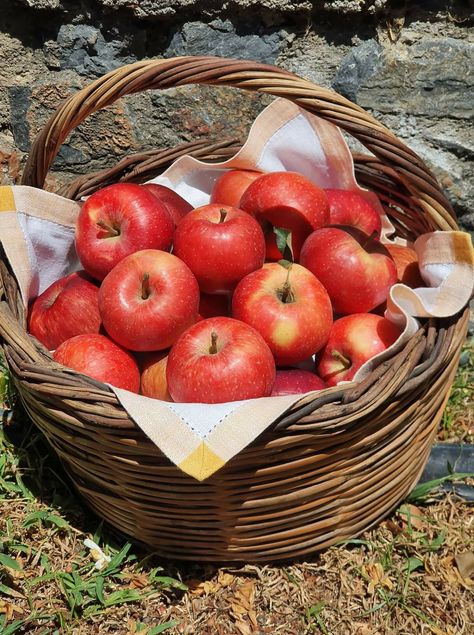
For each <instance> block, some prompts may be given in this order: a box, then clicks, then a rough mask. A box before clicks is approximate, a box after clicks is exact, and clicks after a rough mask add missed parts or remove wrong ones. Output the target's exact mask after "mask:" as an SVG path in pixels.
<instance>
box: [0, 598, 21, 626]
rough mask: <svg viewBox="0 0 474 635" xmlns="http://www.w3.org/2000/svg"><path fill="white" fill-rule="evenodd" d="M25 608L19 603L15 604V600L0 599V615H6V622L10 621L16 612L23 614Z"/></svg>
mask: <svg viewBox="0 0 474 635" xmlns="http://www.w3.org/2000/svg"><path fill="white" fill-rule="evenodd" d="M24 612H25V609H23V608H22V607H21V606H19V605H18V604H13V602H8V601H5V600H0V615H2V614H3V615H5V624H6V623H7V622H9V621H10V620H11V619H12V617H13V615H14V613H18V614H19V615H23V614H24Z"/></svg>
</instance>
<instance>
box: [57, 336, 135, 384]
mask: <svg viewBox="0 0 474 635" xmlns="http://www.w3.org/2000/svg"><path fill="white" fill-rule="evenodd" d="M53 357H54V359H55V360H56V361H57V362H58V363H59V364H62V365H63V366H67V367H68V368H73V369H74V370H77V371H78V372H80V373H84V375H89V377H93V378H94V379H97V380H98V381H103V382H105V383H107V384H112V386H116V387H117V388H123V389H124V390H130V391H131V392H138V389H139V386H140V372H139V370H138V366H137V363H136V361H135V360H134V358H133V357H132V355H131V354H130V353H129V352H128V351H125V350H124V349H123V348H122V347H120V346H118V345H117V344H115V343H114V342H112V341H111V340H109V338H108V337H105V335H98V334H94V335H76V336H75V337H72V338H71V339H70V340H66V341H65V342H63V343H62V344H61V345H60V346H58V348H57V349H56V351H55V352H54V355H53Z"/></svg>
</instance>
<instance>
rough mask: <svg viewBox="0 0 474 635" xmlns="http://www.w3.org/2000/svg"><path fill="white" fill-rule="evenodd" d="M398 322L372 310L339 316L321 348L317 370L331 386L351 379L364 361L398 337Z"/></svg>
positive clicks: (399, 332)
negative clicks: (373, 312)
mask: <svg viewBox="0 0 474 635" xmlns="http://www.w3.org/2000/svg"><path fill="white" fill-rule="evenodd" d="M400 334H401V331H400V329H399V328H398V326H396V325H395V324H393V322H390V321H389V320H387V319H386V318H383V317H381V316H379V315H373V314H372V313H355V314H354V315H346V316H345V317H342V318H340V319H339V320H336V321H335V322H334V324H333V327H332V329H331V334H330V336H329V340H328V342H327V344H326V346H325V347H324V349H323V350H322V351H321V353H320V355H319V356H318V357H319V362H318V365H317V370H318V374H319V375H320V376H321V377H322V378H323V379H324V381H325V382H326V384H327V385H328V386H335V385H336V384H337V383H338V382H340V381H343V380H344V381H350V380H351V379H352V378H353V377H354V375H355V374H356V372H357V371H358V370H359V368H360V367H361V366H362V364H365V362H366V361H368V360H369V359H371V358H372V357H374V356H375V355H378V354H379V353H381V352H382V351H384V350H385V349H387V348H388V347H389V346H391V345H392V344H393V343H394V342H396V340H397V339H398V338H399V336H400Z"/></svg>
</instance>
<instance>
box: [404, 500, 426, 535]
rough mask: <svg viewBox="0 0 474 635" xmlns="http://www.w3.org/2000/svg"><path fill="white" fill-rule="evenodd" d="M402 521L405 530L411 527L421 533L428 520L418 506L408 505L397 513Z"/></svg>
mask: <svg viewBox="0 0 474 635" xmlns="http://www.w3.org/2000/svg"><path fill="white" fill-rule="evenodd" d="M397 515H398V517H399V518H400V519H401V523H402V527H403V529H407V528H408V527H409V526H411V527H412V529H415V530H416V531H421V530H422V529H424V528H425V527H426V519H425V516H424V514H423V512H422V510H421V509H420V508H419V507H417V506H416V505H411V504H406V505H402V506H401V507H400V509H399V510H398V513H397Z"/></svg>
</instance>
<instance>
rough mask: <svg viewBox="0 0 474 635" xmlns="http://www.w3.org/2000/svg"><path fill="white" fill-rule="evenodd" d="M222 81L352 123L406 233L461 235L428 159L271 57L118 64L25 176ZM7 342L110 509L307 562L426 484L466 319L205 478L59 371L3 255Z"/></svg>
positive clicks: (175, 552) (362, 177) (85, 188)
mask: <svg viewBox="0 0 474 635" xmlns="http://www.w3.org/2000/svg"><path fill="white" fill-rule="evenodd" d="M192 83H200V84H215V85H225V86H233V87H237V88H243V89H246V90H256V91H260V92H265V93H270V94H272V95H275V96H280V97H286V98H287V99H290V100H291V101H293V102H295V103H296V104H298V105H299V106H301V107H303V108H305V109H306V110H308V111H309V112H312V113H315V114H317V115H319V116H320V117H322V118H324V119H326V120H327V121H330V122H332V123H334V124H336V125H338V126H339V127H340V128H342V129H343V130H345V131H347V132H349V133H350V134H352V135H353V136H354V137H355V138H357V139H358V140H359V141H361V142H362V143H363V144H364V145H365V146H366V147H367V148H368V149H369V150H370V151H371V153H372V155H373V156H371V157H369V156H355V157H354V159H355V165H356V175H357V178H358V180H359V182H360V183H361V184H362V185H363V186H366V187H368V188H370V189H372V190H373V191H375V192H376V193H377V194H378V195H379V197H380V199H381V201H382V203H383V205H384V207H385V209H386V212H387V213H388V215H389V217H390V219H391V220H392V222H393V223H394V225H395V226H396V228H397V232H398V234H399V235H401V236H404V237H407V238H411V239H413V238H415V237H416V236H418V235H419V234H421V233H424V232H426V231H432V230H434V229H439V230H451V229H456V228H457V225H456V221H455V218H454V215H453V212H452V210H451V207H450V205H449V203H448V202H447V200H446V198H445V196H444V195H443V193H442V192H441V190H440V187H439V185H438V184H437V182H436V180H435V178H434V177H433V175H432V174H431V173H430V172H429V171H428V169H427V168H426V166H425V165H424V163H423V162H422V161H421V160H420V159H419V158H418V157H417V156H416V154H415V153H414V152H412V151H411V150H409V149H408V148H407V147H406V146H404V145H403V143H401V142H400V141H399V140H398V139H397V138H396V137H395V136H394V135H393V134H392V133H390V132H389V131H388V130H387V129H386V128H384V127H383V126H382V125H381V124H379V123H378V122H377V121H376V120H374V119H373V118H372V117H371V116H370V115H369V114H367V113H366V112H364V110H362V109H361V108H360V107H358V106H356V105H354V104H352V103H351V102H349V101H348V100H346V99H344V98H343V97H341V96H339V95H337V94H335V93H333V92H331V91H329V90H326V89H322V88H319V87H317V86H315V85H313V84H312V83H311V82H309V81H306V80H304V79H301V78H299V77H296V76H294V75H292V74H291V73H288V72H286V71H283V70H280V69H278V68H275V67H272V66H266V65H262V64H257V63H255V62H250V61H237V60H226V59H220V58H209V57H188V58H176V59H168V60H158V61H147V62H140V63H136V64H132V65H130V66H127V67H124V68H121V69H118V70H116V71H113V72H111V73H109V74H108V75H106V76H105V77H103V78H101V79H98V80H97V81H95V82H93V83H92V84H91V85H89V86H88V87H86V88H84V89H83V90H81V91H80V92H79V93H77V94H76V95H74V96H73V97H71V98H70V99H68V100H67V101H66V102H65V103H64V104H63V105H62V106H61V107H60V108H59V109H58V111H57V112H56V114H55V115H54V116H53V117H52V118H51V119H50V121H49V122H48V123H47V125H46V126H45V128H44V129H43V131H42V132H41V134H40V135H39V137H38V138H37V140H36V142H35V144H34V146H33V149H32V151H31V154H30V157H29V160H28V163H27V166H26V168H25V172H24V175H23V184H25V185H32V186H35V187H38V188H41V187H43V184H44V180H45V177H46V174H47V172H48V169H49V167H50V165H51V163H52V161H53V160H54V157H55V156H56V154H57V152H58V150H59V147H60V145H61V143H62V142H63V141H64V140H65V139H66V137H67V136H68V134H69V133H70V132H71V130H72V129H73V128H74V127H75V126H77V125H78V124H80V122H81V121H83V120H84V119H85V118H86V117H87V116H88V115H89V114H91V113H92V112H94V111H96V110H98V109H100V108H102V107H104V106H107V105H109V104H111V103H112V102H114V101H115V100H116V99H118V98H119V97H123V96H124V95H126V94H128V93H134V92H138V91H141V90H145V89H160V88H168V87H173V86H179V85H184V84H192ZM237 149H238V144H237V143H236V142H233V141H229V142H223V143H217V144H210V143H207V142H196V143H192V144H187V145H183V146H181V147H179V148H175V149H172V150H161V151H157V152H147V153H144V154H140V155H136V156H134V157H129V158H127V159H124V160H123V161H122V162H121V163H119V164H118V165H117V166H116V167H115V168H113V169H109V170H104V171H103V172H100V173H97V174H95V175H91V176H88V177H83V178H80V179H78V180H76V181H75V182H74V183H72V184H71V186H70V187H69V188H68V195H69V196H71V197H76V198H77V197H79V196H81V195H83V194H90V193H91V192H93V191H94V190H95V189H97V188H99V187H102V186H104V185H105V184H108V183H111V182H113V181H117V180H136V181H144V180H146V179H148V178H150V177H151V176H153V175H156V174H158V173H159V172H160V171H162V170H163V169H164V168H166V167H167V166H168V165H169V164H170V162H171V161H173V160H174V159H176V158H177V157H178V156H180V155H182V154H185V153H190V154H193V155H194V156H199V157H201V158H204V159H207V160H212V159H219V160H222V159H225V158H227V157H229V156H231V155H232V154H233V153H235V151H236V150H237ZM1 275H2V280H3V286H2V287H1V288H0V292H1V295H2V298H1V299H2V302H1V305H0V335H1V336H2V338H3V346H4V350H5V354H6V358H7V360H8V363H9V365H10V368H11V372H12V374H13V377H14V380H15V383H16V385H17V387H18V390H19V393H20V396H21V399H22V402H23V403H24V405H25V408H26V409H27V411H28V413H29V414H30V416H31V418H32V419H33V420H34V422H35V423H36V424H37V425H38V427H39V428H40V429H41V430H42V431H43V432H44V434H45V435H46V437H47V438H48V440H49V442H50V443H51V445H52V446H53V447H54V449H55V450H56V451H57V453H58V454H59V456H60V457H61V459H62V461H63V463H64V466H65V468H66V470H67V472H68V473H69V475H70V476H71V479H72V480H73V482H74V484H75V486H76V488H77V490H78V491H79V492H80V494H81V495H82V496H83V497H84V499H85V500H86V501H87V503H88V504H89V506H90V507H91V508H92V509H93V510H94V511H95V512H97V514H98V515H99V516H102V517H103V518H105V519H106V520H107V521H108V522H109V523H111V524H113V525H114V526H115V527H117V528H119V529H120V530H122V531H123V532H125V533H126V534H128V535H130V536H132V537H134V538H135V539H137V540H139V541H141V542H144V543H147V544H148V545H150V546H152V547H153V548H154V549H155V550H156V551H157V552H159V553H160V554H162V555H164V556H169V557H173V558H178V559H196V560H207V561H215V562H217V561H235V560H238V561H265V560H281V559H288V558H293V557H296V556H301V555H303V554H308V553H311V552H314V551H316V550H318V549H322V548H324V547H327V546H328V545H331V544H334V543H335V542H337V541H340V540H343V539H346V538H349V537H352V536H355V535H357V534H359V533H360V532H362V531H363V530H365V529H366V528H367V527H369V526H371V525H373V524H374V523H376V522H377V521H379V520H380V519H381V518H383V517H384V516H385V515H386V514H387V513H389V512H390V510H391V509H393V508H394V507H395V506H396V505H397V504H398V503H399V502H400V501H401V500H402V499H403V498H404V497H405V496H406V495H407V494H408V492H410V490H411V488H412V487H413V486H414V485H415V483H416V482H417V480H418V478H419V476H420V474H421V471H422V469H423V466H424V464H425V462H426V460H427V457H428V455H429V452H430V448H431V445H432V442H433V440H434V438H435V435H436V430H437V425H438V423H439V420H440V418H441V415H442V412H443V409H444V406H445V403H446V400H447V398H448V394H449V390H450V386H451V383H452V380H453V377H454V374H455V371H456V367H457V362H458V358H459V352H460V348H461V345H462V343H463V340H464V337H465V334H466V329H467V321H468V312H467V310H466V311H464V313H463V314H462V315H458V316H456V317H454V318H451V319H443V320H431V321H426V323H425V324H424V325H423V327H422V328H421V329H420V331H419V332H418V333H417V334H416V335H415V336H414V337H413V338H412V339H411V340H410V341H409V342H408V344H407V345H406V347H405V348H404V350H403V351H402V352H401V353H399V354H398V355H396V356H395V357H393V359H391V360H389V361H387V362H385V363H383V364H382V365H381V366H379V367H378V368H377V369H376V370H375V371H374V372H373V373H372V374H371V375H370V376H369V377H368V378H367V379H366V380H364V382H363V383H361V384H358V385H354V384H349V385H345V386H344V387H342V388H339V387H338V388H333V389H329V390H325V391H323V392H321V393H320V395H319V396H318V397H317V398H316V399H307V398H306V399H303V400H302V401H301V402H299V403H298V404H297V405H296V406H295V407H293V409H292V411H291V412H290V413H289V414H287V415H286V416H285V417H284V418H281V419H280V420H279V421H278V422H276V424H275V425H274V426H273V427H271V428H270V429H269V430H267V431H266V432H265V433H264V434H262V435H261V436H260V437H259V438H258V439H257V440H256V441H255V442H254V443H253V444H252V445H251V446H250V447H247V448H246V449H245V450H244V451H242V452H241V453H240V454H238V455H237V456H236V457H234V458H233V459H232V460H231V461H230V462H229V463H228V464H227V465H225V466H224V467H223V468H222V469H221V470H220V471H218V472H217V473H216V474H215V475H213V476H212V477H211V478H209V479H208V480H207V481H204V482H203V483H199V482H198V481H195V480H194V479H192V478H191V477H189V476H187V475H185V474H184V473H183V472H181V471H180V470H179V469H178V468H177V467H175V466H174V465H173V464H171V463H170V461H169V460H168V459H167V458H166V457H165V456H164V455H163V454H162V453H161V452H160V451H159V450H158V449H157V448H156V447H155V446H154V445H153V444H152V443H151V442H150V441H149V440H148V438H147V437H146V436H145V435H144V434H143V433H142V432H141V431H140V429H138V428H137V426H136V425H135V424H134V423H133V422H132V421H131V420H130V419H129V417H128V416H127V413H126V412H125V411H124V410H123V408H122V407H121V406H120V404H119V403H118V401H117V399H116V397H115V395H114V394H113V393H112V392H111V390H109V389H108V387H107V386H105V385H103V384H101V383H99V382H96V381H94V380H92V379H90V378H87V377H85V376H83V375H80V374H77V373H74V372H72V371H67V370H65V369H61V368H58V367H57V365H56V364H55V363H54V362H53V361H52V360H51V357H50V356H49V354H48V353H47V351H45V350H44V349H42V348H40V347H39V346H38V344H37V343H36V342H35V341H34V340H33V339H32V338H30V337H29V336H28V335H27V334H26V332H25V316H24V307H23V306H22V303H21V301H20V299H19V294H18V289H17V285H16V282H15V280H14V279H13V277H12V276H11V275H10V273H9V272H8V269H7V266H6V263H3V262H2V263H1Z"/></svg>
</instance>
